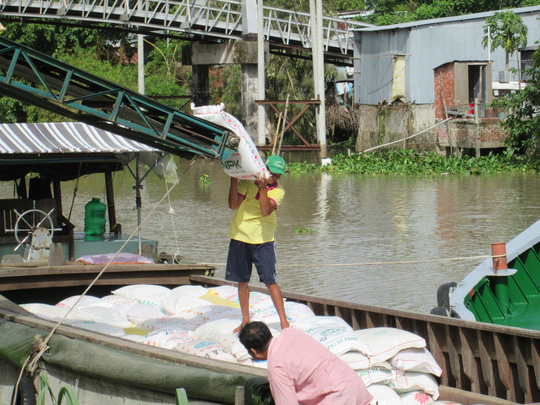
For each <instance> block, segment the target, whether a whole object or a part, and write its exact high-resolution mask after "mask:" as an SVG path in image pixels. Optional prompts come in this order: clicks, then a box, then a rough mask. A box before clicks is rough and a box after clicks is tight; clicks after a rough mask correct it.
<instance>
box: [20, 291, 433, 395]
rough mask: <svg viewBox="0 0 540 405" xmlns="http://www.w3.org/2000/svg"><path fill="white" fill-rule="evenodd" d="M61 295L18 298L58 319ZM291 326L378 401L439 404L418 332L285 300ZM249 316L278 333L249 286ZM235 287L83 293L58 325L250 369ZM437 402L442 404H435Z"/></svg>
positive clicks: (266, 302) (264, 302)
mask: <svg viewBox="0 0 540 405" xmlns="http://www.w3.org/2000/svg"><path fill="white" fill-rule="evenodd" d="M79 298H80V297H79V296H74V297H70V298H67V299H65V300H63V301H61V302H59V303H58V304H57V305H56V306H51V305H44V304H23V305H22V307H24V308H25V309H27V310H28V311H30V312H32V313H34V314H36V315H38V316H41V317H44V318H48V319H52V320H55V321H59V320H60V319H62V318H63V317H64V315H65V314H66V313H67V311H68V310H69V309H70V308H72V307H73V305H75V304H76V303H77V301H79ZM284 305H285V310H286V313H287V318H288V320H289V322H290V323H291V325H292V327H295V328H298V329H300V330H303V331H304V332H305V333H307V334H308V335H310V336H312V337H313V338H314V339H316V340H317V341H319V342H320V343H322V344H323V345H324V346H326V347H327V348H328V349H329V350H330V351H331V352H332V353H334V354H336V355H337V356H339V357H340V358H341V359H342V360H343V361H344V362H346V363H347V364H348V365H349V366H350V367H351V368H353V369H354V370H355V371H356V372H357V373H358V375H360V377H362V379H363V381H364V383H365V384H366V386H367V387H368V390H369V391H370V392H371V393H372V395H373V396H374V398H375V401H377V402H378V404H379V405H385V404H405V405H409V404H431V403H434V404H438V402H434V401H436V400H437V398H438V396H439V391H438V384H437V380H436V378H435V377H439V376H440V375H441V373H442V370H441V368H440V367H439V365H438V364H437V363H436V361H435V360H434V358H433V356H432V355H431V354H430V353H429V351H428V350H427V349H426V347H425V346H426V342H425V340H424V339H423V338H421V337H419V336H417V335H415V334H413V333H410V332H406V331H403V330H399V329H394V328H369V329H363V330H353V328H351V326H350V325H348V324H347V323H346V322H345V321H344V320H343V319H341V318H339V317H333V316H316V315H315V314H314V313H313V311H312V310H311V309H310V308H309V307H308V306H307V305H304V304H300V303H296V302H288V301H284ZM250 315H251V319H252V320H253V321H262V322H265V323H266V324H268V325H269V327H270V329H271V330H272V333H273V334H274V336H277V335H278V334H279V333H280V326H279V325H280V322H279V316H278V314H277V312H276V310H275V308H274V305H273V303H272V300H271V298H270V296H269V295H268V294H264V293H260V292H251V294H250ZM241 319H242V316H241V311H240V306H239V301H238V292H237V289H236V287H232V286H219V287H214V288H205V287H202V286H189V285H186V286H180V287H177V288H174V289H169V288H166V287H163V286H155V285H140V284H139V285H131V286H126V287H122V288H119V289H117V290H115V291H113V292H112V294H111V295H108V296H105V297H103V298H98V297H91V296H85V297H83V298H82V299H81V300H80V301H79V302H78V304H77V305H76V307H75V308H73V310H72V312H71V313H70V314H69V316H68V317H67V318H66V320H65V321H64V323H65V324H69V325H74V326H77V327H80V328H85V329H89V330H93V331H96V332H101V333H104V334H108V335H113V336H119V337H122V338H125V339H129V340H133V341H136V342H140V343H142V344H147V345H151V346H156V347H161V348H166V349H172V350H176V351H180V352H184V353H189V354H193V355H196V356H201V357H207V358H213V359H219V360H223V361H229V362H235V363H240V364H245V365H250V366H255V367H263V368H264V367H266V362H259V361H254V360H253V359H251V357H250V356H249V354H248V353H247V351H246V349H245V348H244V346H243V345H242V344H241V343H240V342H239V340H238V336H237V334H235V333H233V330H234V329H235V328H236V327H238V326H239V325H240V323H241ZM440 404H443V402H440Z"/></svg>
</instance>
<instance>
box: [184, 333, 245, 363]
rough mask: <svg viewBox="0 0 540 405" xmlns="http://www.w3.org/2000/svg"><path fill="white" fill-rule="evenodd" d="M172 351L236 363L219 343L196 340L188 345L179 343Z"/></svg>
mask: <svg viewBox="0 0 540 405" xmlns="http://www.w3.org/2000/svg"><path fill="white" fill-rule="evenodd" d="M173 349H174V350H176V351H179V352H183V353H188V354H193V355H195V356H199V357H206V358H209V359H216V360H222V361H228V362H231V363H236V357H234V356H233V355H232V354H231V353H229V352H228V351H227V350H226V349H225V348H224V347H223V346H221V345H220V344H219V343H217V342H214V341H213V340H209V339H198V340H194V341H192V342H188V343H181V344H179V345H177V346H175V347H173Z"/></svg>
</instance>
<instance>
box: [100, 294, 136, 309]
mask: <svg viewBox="0 0 540 405" xmlns="http://www.w3.org/2000/svg"><path fill="white" fill-rule="evenodd" d="M101 301H103V302H104V303H105V306H109V305H108V304H110V307H111V308H114V307H115V306H116V305H119V304H129V303H130V302H135V300H132V299H131V298H127V297H123V296H121V295H114V294H110V295H106V296H104V297H101Z"/></svg>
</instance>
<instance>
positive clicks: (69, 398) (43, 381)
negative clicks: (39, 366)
mask: <svg viewBox="0 0 540 405" xmlns="http://www.w3.org/2000/svg"><path fill="white" fill-rule="evenodd" d="M39 381H40V393H39V396H38V398H37V401H36V403H37V404H38V405H45V403H47V402H49V403H53V404H54V405H62V404H64V403H65V404H66V405H79V400H78V399H77V395H76V394H75V391H74V390H73V388H72V387H62V388H60V391H59V392H58V399H56V397H55V395H54V393H53V390H52V388H51V386H50V384H49V379H48V378H47V376H46V375H45V374H42V375H40V376H39ZM47 393H49V397H50V401H47V398H46V396H47ZM64 399H65V402H64Z"/></svg>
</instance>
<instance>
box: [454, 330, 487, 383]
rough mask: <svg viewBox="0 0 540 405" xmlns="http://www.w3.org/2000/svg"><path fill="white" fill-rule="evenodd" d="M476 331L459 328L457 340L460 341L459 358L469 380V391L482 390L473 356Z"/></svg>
mask: <svg viewBox="0 0 540 405" xmlns="http://www.w3.org/2000/svg"><path fill="white" fill-rule="evenodd" d="M475 332H476V331H468V330H466V329H459V340H460V342H461V358H462V360H463V372H464V374H465V375H466V376H467V377H468V378H469V380H470V382H471V391H473V392H482V388H481V377H480V370H479V368H478V364H477V363H476V358H475V356H474V351H475V348H474V347H473V345H474V344H476V342H477V339H476V333H475Z"/></svg>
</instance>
